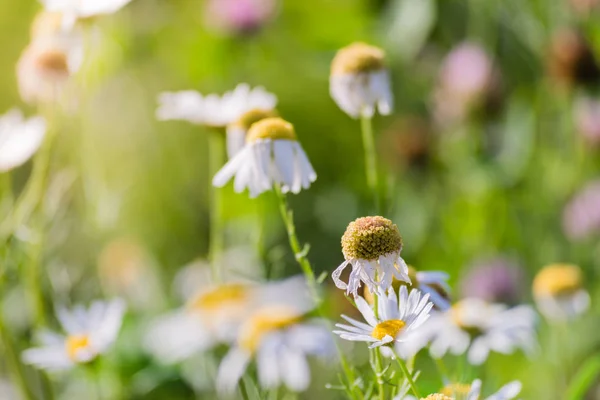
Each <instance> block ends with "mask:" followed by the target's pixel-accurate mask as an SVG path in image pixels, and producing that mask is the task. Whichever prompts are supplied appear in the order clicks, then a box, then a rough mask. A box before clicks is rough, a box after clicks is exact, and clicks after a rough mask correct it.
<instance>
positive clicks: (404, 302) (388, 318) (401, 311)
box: [333, 286, 433, 348]
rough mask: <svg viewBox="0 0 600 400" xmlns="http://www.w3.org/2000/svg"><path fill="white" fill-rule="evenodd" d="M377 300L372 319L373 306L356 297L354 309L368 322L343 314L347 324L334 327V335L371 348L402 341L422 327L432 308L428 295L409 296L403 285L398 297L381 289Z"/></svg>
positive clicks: (415, 291)
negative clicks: (365, 344) (362, 343)
mask: <svg viewBox="0 0 600 400" xmlns="http://www.w3.org/2000/svg"><path fill="white" fill-rule="evenodd" d="M378 299H379V302H378V305H377V306H378V313H377V316H375V312H374V310H373V307H372V306H370V305H369V303H367V301H366V300H365V299H363V298H362V297H356V298H355V299H354V300H355V302H356V307H357V308H358V310H359V311H360V313H361V314H362V316H363V318H364V319H365V321H366V322H367V323H366V324H365V323H364V322H360V321H357V320H355V319H353V318H350V317H347V316H345V315H342V318H344V319H345V320H346V321H348V322H349V323H350V325H346V324H336V326H337V327H338V328H340V330H336V331H333V333H335V334H337V335H340V337H341V338H342V339H345V340H351V341H360V342H367V343H370V346H369V347H370V348H374V347H380V346H383V345H388V344H392V343H394V342H402V341H403V340H404V339H405V338H406V337H407V336H408V335H410V334H411V333H412V332H415V331H416V330H417V329H419V327H420V326H421V325H423V323H424V322H425V321H426V320H427V318H429V312H430V311H431V308H432V307H433V303H431V302H430V301H429V295H428V294H425V295H423V294H422V293H421V292H420V291H419V290H416V289H413V290H411V292H410V294H408V290H407V289H406V286H401V287H400V291H399V293H398V295H397V294H396V292H395V291H394V290H393V289H390V290H389V291H388V292H387V294H385V292H383V291H381V290H380V292H379V296H378Z"/></svg>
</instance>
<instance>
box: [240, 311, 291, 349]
mask: <svg viewBox="0 0 600 400" xmlns="http://www.w3.org/2000/svg"><path fill="white" fill-rule="evenodd" d="M301 317H302V316H301V315H300V314H299V313H298V312H296V310H294V309H292V308H290V307H285V306H271V307H266V308H264V309H261V310H259V311H258V312H256V313H255V314H254V315H252V316H251V317H250V318H249V319H248V321H247V322H246V323H245V324H244V325H243V326H242V328H241V333H240V342H239V343H240V346H241V347H242V348H244V349H246V350H248V351H250V352H254V351H256V349H257V348H258V346H259V345H260V343H261V340H262V338H263V337H264V336H265V335H266V334H268V333H270V332H273V331H276V330H279V329H283V328H286V327H288V326H290V325H293V324H295V323H297V322H298V321H300V319H301Z"/></svg>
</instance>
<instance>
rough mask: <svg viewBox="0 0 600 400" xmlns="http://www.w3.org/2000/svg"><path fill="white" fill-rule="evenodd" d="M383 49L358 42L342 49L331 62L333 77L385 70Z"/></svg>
mask: <svg viewBox="0 0 600 400" xmlns="http://www.w3.org/2000/svg"><path fill="white" fill-rule="evenodd" d="M384 67H385V53H384V51H383V50H382V49H380V48H379V47H375V46H370V45H368V44H366V43H362V42H357V43H353V44H351V45H349V46H346V47H344V48H342V49H340V50H339V51H338V52H337V54H336V55H335V57H334V58H333V61H332V62H331V75H332V76H333V75H345V74H360V73H368V72H374V71H379V70H382V69H384Z"/></svg>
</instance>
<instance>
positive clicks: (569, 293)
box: [533, 264, 590, 321]
mask: <svg viewBox="0 0 600 400" xmlns="http://www.w3.org/2000/svg"><path fill="white" fill-rule="evenodd" d="M533 295H534V298H535V302H536V304H537V306H538V309H539V310H540V312H541V313H542V314H543V315H544V316H545V317H546V318H547V319H548V320H551V321H564V320H567V319H570V318H574V317H576V316H578V315H581V314H583V313H584V312H585V311H587V309H588V308H589V306H590V295H589V294H588V292H587V291H586V290H585V289H584V288H583V274H582V272H581V269H580V268H579V267H578V266H576V265H571V264H552V265H548V266H546V267H544V268H543V269H542V270H541V271H540V272H538V274H537V275H536V277H535V279H534V281H533Z"/></svg>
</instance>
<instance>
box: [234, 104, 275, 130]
mask: <svg viewBox="0 0 600 400" xmlns="http://www.w3.org/2000/svg"><path fill="white" fill-rule="evenodd" d="M275 117H277V111H275V110H263V109H260V108H255V109H253V110H250V111H247V112H245V113H243V114H242V115H241V116H240V117H239V118H238V119H237V121H235V122H234V123H233V125H234V126H235V127H237V128H240V129H243V130H244V131H247V130H248V129H250V127H251V126H252V125H254V124H255V123H257V122H258V121H262V120H263V119H267V118H275Z"/></svg>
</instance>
